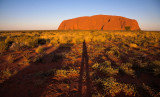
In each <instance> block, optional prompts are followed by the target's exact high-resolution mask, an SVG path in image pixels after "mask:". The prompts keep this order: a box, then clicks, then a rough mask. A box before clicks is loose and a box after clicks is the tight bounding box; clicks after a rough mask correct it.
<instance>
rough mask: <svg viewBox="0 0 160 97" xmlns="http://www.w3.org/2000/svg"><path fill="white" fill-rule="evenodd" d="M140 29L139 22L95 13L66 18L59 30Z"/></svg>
mask: <svg viewBox="0 0 160 97" xmlns="http://www.w3.org/2000/svg"><path fill="white" fill-rule="evenodd" d="M126 27H130V30H140V28H139V25H138V22H137V21H136V20H134V19H129V18H125V17H121V16H111V15H94V16H85V17H78V18H74V19H69V20H64V21H63V22H62V23H61V24H60V26H59V27H58V30H125V28H126Z"/></svg>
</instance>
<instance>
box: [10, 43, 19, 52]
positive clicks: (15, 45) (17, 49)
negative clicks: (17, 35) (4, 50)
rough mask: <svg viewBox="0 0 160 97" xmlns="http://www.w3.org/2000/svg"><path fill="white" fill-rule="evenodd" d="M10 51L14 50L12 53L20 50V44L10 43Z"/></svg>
mask: <svg viewBox="0 0 160 97" xmlns="http://www.w3.org/2000/svg"><path fill="white" fill-rule="evenodd" d="M10 49H11V50H14V51H19V50H21V46H20V43H12V46H11V47H10Z"/></svg>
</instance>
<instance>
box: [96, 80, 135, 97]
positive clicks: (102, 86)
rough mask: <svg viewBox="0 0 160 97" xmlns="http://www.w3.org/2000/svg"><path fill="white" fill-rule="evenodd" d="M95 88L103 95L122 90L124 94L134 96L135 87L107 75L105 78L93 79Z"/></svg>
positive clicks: (113, 93) (114, 94) (110, 94)
mask: <svg viewBox="0 0 160 97" xmlns="http://www.w3.org/2000/svg"><path fill="white" fill-rule="evenodd" d="M94 84H95V85H96V87H97V90H98V92H99V93H101V95H103V96H112V97H114V96H116V94H118V93H120V92H124V93H125V95H128V96H135V94H136V92H135V87H134V86H132V85H130V84H122V83H118V82H117V81H116V79H115V78H113V77H109V78H107V79H104V78H103V79H101V78H98V79H96V80H95V81H94ZM99 93H98V94H99Z"/></svg>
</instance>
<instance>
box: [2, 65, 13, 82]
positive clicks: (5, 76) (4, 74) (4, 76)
mask: <svg viewBox="0 0 160 97" xmlns="http://www.w3.org/2000/svg"><path fill="white" fill-rule="evenodd" d="M0 73H1V76H0V78H1V79H2V80H5V79H8V78H9V77H10V76H11V75H12V73H11V71H10V70H9V69H8V68H7V69H6V70H2V71H1V72H0Z"/></svg>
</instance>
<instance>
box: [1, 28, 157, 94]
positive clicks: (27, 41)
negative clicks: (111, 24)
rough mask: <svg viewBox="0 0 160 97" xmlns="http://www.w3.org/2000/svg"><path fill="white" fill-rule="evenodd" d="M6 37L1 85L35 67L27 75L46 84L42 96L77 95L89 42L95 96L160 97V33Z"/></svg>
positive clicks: (35, 33)
mask: <svg viewBox="0 0 160 97" xmlns="http://www.w3.org/2000/svg"><path fill="white" fill-rule="evenodd" d="M126 29H129V28H126ZM0 38H1V41H0V82H1V84H4V83H5V81H7V80H10V79H11V78H12V77H16V75H18V74H21V72H23V71H25V70H26V71H27V70H28V69H25V68H34V69H33V70H32V69H29V70H30V71H28V72H31V71H34V72H31V73H26V74H23V73H22V74H23V75H21V76H23V78H25V77H28V78H29V79H30V80H31V79H34V80H33V81H34V82H31V85H33V84H34V85H35V86H37V87H40V86H44V85H45V88H46V89H45V90H44V91H41V92H44V93H42V94H41V95H42V96H44V95H48V96H51V95H54V96H58V97H66V96H71V97H73V96H75V95H77V94H78V80H79V71H80V65H81V57H82V48H83V47H82V43H83V41H84V40H85V42H86V45H87V50H88V56H89V71H90V78H91V81H92V82H91V87H92V88H91V94H92V96H93V97H106V96H112V97H114V96H119V97H123V96H136V97H137V96H138V97H158V96H160V32H147V31H24V32H20V31H19V32H1V33H0ZM44 66H48V67H44ZM35 68H37V69H38V70H37V69H35ZM46 68H47V69H46ZM35 79H36V80H35ZM50 80H51V81H50ZM83 82H85V76H84V79H83ZM46 83H47V85H46ZM84 87H85V85H84ZM3 88H4V87H1V89H2V90H3ZM4 89H6V88H4ZM82 89H83V90H82V92H84V91H86V90H85V88H82ZM3 91H4V90H3ZM30 92H32V93H34V91H30ZM30 92H29V93H28V94H27V95H29V96H31V95H32V93H30ZM84 94H85V92H84ZM32 96H33V95H32ZM34 97H36V96H34Z"/></svg>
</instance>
